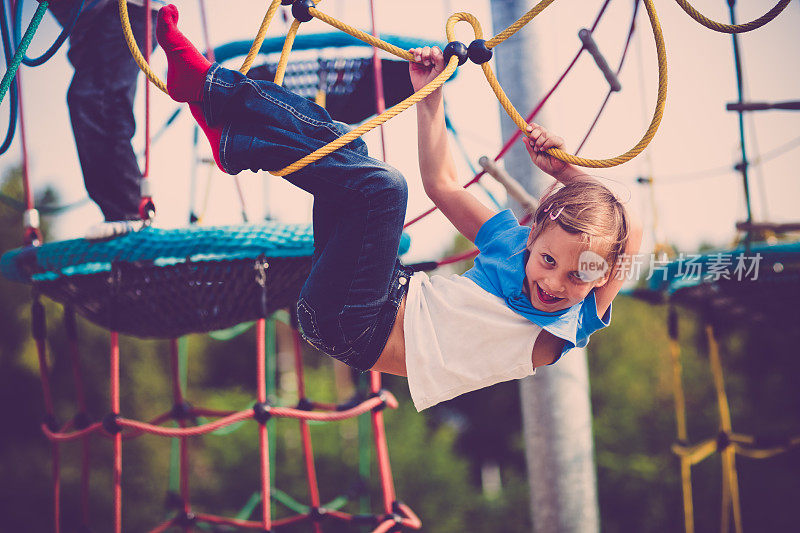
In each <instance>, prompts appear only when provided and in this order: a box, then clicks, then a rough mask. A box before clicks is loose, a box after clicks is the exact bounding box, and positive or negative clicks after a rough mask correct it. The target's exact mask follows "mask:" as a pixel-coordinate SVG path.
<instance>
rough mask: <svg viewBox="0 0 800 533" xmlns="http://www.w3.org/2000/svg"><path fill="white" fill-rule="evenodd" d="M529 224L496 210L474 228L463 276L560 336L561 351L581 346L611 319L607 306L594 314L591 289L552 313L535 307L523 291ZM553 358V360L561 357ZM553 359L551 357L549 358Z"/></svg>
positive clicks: (507, 210)
mask: <svg viewBox="0 0 800 533" xmlns="http://www.w3.org/2000/svg"><path fill="white" fill-rule="evenodd" d="M529 233H530V228H529V227H527V226H521V225H520V224H519V222H518V221H517V218H516V217H515V216H514V213H512V212H511V210H510V209H506V210H505V211H501V212H500V213H497V214H496V215H494V216H493V217H492V218H490V219H489V220H487V221H486V222H485V223H484V224H483V226H481V228H480V230H479V231H478V235H477V237H476V238H475V245H476V246H477V247H478V249H479V250H480V254H478V256H477V257H476V258H475V266H474V267H472V268H471V269H469V270H468V271H467V272H466V273H465V274H464V276H465V277H467V278H468V279H471V280H472V281H474V282H475V283H476V284H477V285H478V286H479V287H480V288H482V289H483V290H485V291H487V292H489V293H491V294H494V295H495V296H497V297H499V298H502V299H503V300H505V302H506V305H507V306H508V307H509V308H511V309H512V310H514V311H515V312H517V313H519V314H520V315H522V316H524V317H525V318H527V319H528V320H530V321H531V322H533V323H534V324H536V325H538V326H540V327H541V328H542V329H544V330H547V331H549V332H550V333H552V334H553V335H555V336H556V337H559V338H561V339H564V340H565V341H566V343H565V344H564V349H563V350H562V351H561V355H564V354H565V353H566V352H567V351H569V350H571V349H572V348H575V347H576V346H577V347H579V348H582V347H584V346H586V344H587V343H588V342H589V336H590V335H591V334H592V333H594V332H595V331H597V330H599V329H602V328H604V327H606V326H608V325H609V323H611V306H609V307H608V310H607V311H606V313H605V315H604V316H603V318H600V317H598V316H597V302H596V300H595V295H594V289H592V291H591V292H590V293H589V294H588V295H587V296H586V298H584V299H583V300H582V301H581V302H579V303H577V304H575V305H573V306H572V307H569V308H567V309H563V310H561V311H555V312H552V313H549V312H546V311H540V310H538V309H536V308H535V307H534V306H533V304H532V303H531V301H530V298H529V297H528V295H527V294H525V293H524V292H523V290H522V289H523V286H524V283H525V264H526V262H527V259H528V256H529V253H528V251H527V248H526V244H527V241H528V234H529ZM561 355H559V357H557V358H556V361H557V360H558V359H559V358H560V357H561ZM553 362H555V361H553Z"/></svg>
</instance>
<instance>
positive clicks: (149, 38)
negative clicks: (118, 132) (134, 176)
mask: <svg viewBox="0 0 800 533" xmlns="http://www.w3.org/2000/svg"><path fill="white" fill-rule="evenodd" d="M150 13H151V12H150V0H145V1H144V42H145V45H144V61H145V63H147V64H148V65H149V64H150V50H151V49H152V46H153V35H152V33H153V32H152V28H151V26H152V22H153V19H152V17H151V15H150ZM148 177H150V84H149V83H145V84H144V173H143V174H142V178H148Z"/></svg>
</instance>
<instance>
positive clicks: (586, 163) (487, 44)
mask: <svg viewBox="0 0 800 533" xmlns="http://www.w3.org/2000/svg"><path fill="white" fill-rule="evenodd" d="M554 1H555V0H541V1H540V2H539V3H538V4H536V5H535V6H534V7H533V8H531V9H530V10H529V11H528V12H527V13H526V14H525V15H523V16H522V17H520V18H519V19H518V20H517V21H515V22H514V23H513V24H512V25H510V26H509V27H508V28H506V29H505V30H503V31H501V32H500V33H498V34H497V35H495V36H494V37H492V38H491V39H489V40H484V39H483V31H482V29H481V26H480V23H479V22H478V20H477V18H475V17H474V16H473V15H471V14H469V13H455V14H453V15H452V16H450V18H448V20H447V24H446V35H447V39H448V42H449V43H450V44H448V47H447V48H446V50H445V53H446V55H445V58H446V59H447V67H446V68H445V70H444V71H443V72H442V73H441V74H440V75H439V76H437V77H436V78H435V79H434V80H432V81H431V82H430V83H429V84H428V85H426V86H425V87H423V88H422V89H420V90H419V91H417V92H416V93H415V94H413V95H411V96H410V97H408V98H407V99H406V100H404V101H402V102H400V103H399V104H397V105H395V106H393V107H392V108H390V109H388V110H386V111H385V112H383V113H381V114H379V115H377V116H376V117H374V118H372V119H371V120H369V121H367V122H365V123H364V124H362V125H361V126H359V127H358V128H356V129H354V130H353V131H350V132H348V133H347V134H345V135H343V136H341V137H340V138H338V139H336V140H334V141H332V142H331V143H329V144H327V145H326V146H323V147H321V148H319V149H318V150H316V151H314V152H312V153H311V154H308V155H307V156H305V157H303V158H301V159H300V160H298V161H296V162H294V163H292V164H290V165H288V166H287V167H285V168H282V169H280V170H277V171H274V172H272V174H274V175H276V176H285V175H287V174H291V173H292V172H295V171H297V170H300V169H301V168H303V167H305V166H306V165H308V164H310V163H313V162H314V161H317V160H319V159H320V158H322V157H324V156H326V155H328V154H330V153H331V152H333V151H335V150H337V149H338V148H341V147H342V146H345V145H346V144H348V143H349V142H351V141H352V140H354V139H356V138H358V137H360V136H361V135H363V134H365V133H367V132H368V131H370V130H372V129H374V128H375V127H377V126H379V125H381V124H383V123H384V122H386V121H387V120H389V119H391V118H393V117H395V116H397V115H398V114H400V113H402V112H403V111H405V110H406V109H408V108H409V107H411V106H412V105H414V104H416V103H417V102H419V101H420V100H422V99H424V98H425V97H427V96H428V95H429V94H430V93H431V92H433V91H435V90H436V89H438V88H439V87H440V86H441V85H442V84H443V83H444V82H445V81H446V80H447V79H448V78H449V77H450V76H452V74H453V73H454V72H455V69H456V68H457V67H458V66H459V65H461V64H463V63H464V62H466V60H467V57H469V56H470V55H474V56H475V57H477V56H482V57H480V59H477V60H476V58H475V57H471V59H473V61H475V62H478V63H480V65H481V69H482V70H483V72H484V75H485V76H486V79H487V81H488V83H489V85H490V86H491V88H492V90H493V91H494V93H495V95H496V96H497V99H498V100H499V102H500V104H501V105H502V106H503V108H504V109H505V111H506V113H508V115H509V117H511V120H513V121H514V124H515V125H516V126H517V127H518V128H519V129H520V130H522V131H524V130H525V129H526V128H527V122H526V121H525V119H524V118H523V117H522V115H520V114H519V112H518V111H517V110H516V108H515V107H514V106H513V104H512V103H511V101H510V100H509V99H508V97H507V96H506V94H505V92H504V91H503V89H502V87H501V86H500V84H499V82H498V81H497V77H496V76H495V75H494V72H493V71H492V69H491V67H490V66H489V64H488V60H489V59H490V58H491V51H492V48H494V47H495V46H497V45H499V44H501V43H502V42H504V41H505V40H507V39H508V38H509V37H511V36H512V35H514V34H515V33H516V32H518V31H519V30H520V29H522V28H523V27H524V26H525V25H526V24H528V23H529V22H530V21H531V20H533V18H534V17H536V16H537V15H538V14H539V13H541V12H542V11H543V10H544V9H545V8H547V7H548V6H549V5H550V4H552V3H553V2H554ZM282 3H285V4H288V3H291V2H286V1H283V2H282V1H281V0H273V1H272V3H271V4H270V6H269V8H268V10H267V14H266V15H265V17H264V20H263V22H262V24H261V27H260V28H259V32H258V35H257V36H256V38H255V40H254V41H253V46H252V47H251V49H250V53H249V54H248V56H247V58H246V59H245V62H244V64H243V65H242V68H241V69H240V71H241V72H243V73H246V72H247V70H248V69H249V68H250V65H251V64H252V58H254V57H255V54H256V53H257V51H258V50H259V48H260V46H261V43H262V42H263V39H264V37H265V35H266V31H267V28H268V26H269V24H270V22H271V20H272V18H273V17H274V15H275V13H276V12H277V9H278V6H279V5H281V4H282ZM679 3H681V5H682V6H683V5H684V4H685V5H686V6H688V7H691V6H689V4H688V3H687V2H685V1H684V0H679ZM788 3H789V0H781V1H780V2H779V3H778V5H776V6H775V7H774V8H773V9H772V10H770V11H769V12H768V13H766V14H765V15H764V16H762V17H760V18H759V19H757V20H756V21H753V22H751V23H747V24H743V25H736V26H733V27H731V28H728V27H727V26H725V25H719V24H718V23H714V24H710V23H709V24H707V27H711V29H714V30H717V31H727V30H726V29H720V28H728V29H732V31H734V32H745V31H750V30H753V29H756V28H758V27H761V26H763V25H764V24H766V23H767V22H769V21H770V20H772V19H774V18H775V17H777V16H778V14H780V12H781V11H783V9H784V8H785V7H786V6H787V5H788ZM644 4H645V8H646V10H647V14H648V17H649V20H650V25H651V28H652V30H653V38H654V40H655V44H656V53H657V55H658V65H659V68H658V96H657V102H656V107H655V110H654V112H653V118H652V120H651V122H650V125H649V126H648V128H647V130H646V132H645V133H644V135H643V136H642V138H641V140H640V141H639V142H638V143H637V144H636V145H635V146H634V147H633V148H631V149H630V150H628V151H627V152H625V153H624V154H621V155H619V156H617V157H612V158H608V159H585V158H581V157H577V156H575V155H572V154H568V153H566V152H564V151H562V150H559V149H556V148H551V149H550V150H548V153H550V154H551V155H553V156H554V157H557V158H558V159H560V160H562V161H565V162H568V163H572V164H574V165H578V166H583V167H589V168H608V167H613V166H617V165H620V164H622V163H625V162H627V161H630V160H631V159H633V158H634V157H636V156H637V155H638V154H640V153H641V152H642V151H643V150H644V149H645V148H646V147H647V145H648V144H649V143H650V141H651V140H652V139H653V137H654V136H655V134H656V131H657V130H658V126H659V124H660V123H661V118H662V116H663V113H664V107H665V104H666V97H667V56H666V47H665V45H664V37H663V33H662V31H661V26H660V23H659V20H658V15H657V14H656V10H655V7H654V6H653V2H652V0H644ZM684 9H687V8H686V7H684ZM119 11H120V20H121V21H122V26H123V30H124V32H125V38H126V41H127V43H128V47H129V48H130V50H131V53H132V54H133V57H134V58H135V60H136V63H137V64H138V65H139V68H141V70H142V71H143V72H144V73H145V75H146V76H147V77H148V79H150V81H152V82H153V83H154V84H155V85H156V86H157V87H158V88H159V89H161V90H162V91H164V92H166V85H165V84H164V82H163V81H162V80H161V79H159V78H158V77H157V76H156V75H155V74H154V73H153V71H152V69H151V68H150V66H149V65H148V64H147V62H146V61H145V60H144V58H143V57H142V54H141V52H140V51H139V49H138V46H137V45H136V41H135V40H134V38H133V32H132V31H131V27H130V21H129V19H128V10H127V5H126V0H119ZM292 12H293V14H294V15H295V21H294V22H293V23H292V26H291V28H290V30H289V33H288V35H287V38H286V45H285V46H284V49H283V52H282V54H281V64H285V62H286V61H288V53H289V51H290V49H291V41H292V40H293V38H294V35H295V34H296V32H297V30H298V28H299V26H300V24H301V22H305V21H308V20H311V19H312V18H316V19H318V20H320V21H322V22H325V23H327V24H329V25H331V26H333V27H335V28H337V29H339V30H341V31H344V32H346V33H348V34H350V35H352V36H354V37H356V38H358V39H361V40H363V41H364V42H366V43H368V44H371V45H372V46H375V47H377V48H380V49H382V50H385V51H386V52H389V53H392V54H394V55H396V56H398V57H400V58H402V59H406V60H408V61H411V60H412V59H413V58H412V56H411V54H410V53H409V52H408V51H406V50H402V49H400V48H398V47H396V46H393V45H391V44H389V43H386V42H384V41H382V40H380V39H378V38H376V37H374V36H372V35H370V34H368V33H365V32H363V31H360V30H358V29H356V28H353V27H351V26H349V25H347V24H345V23H344V22H342V21H339V20H337V19H335V18H334V17H331V16H329V15H327V14H326V13H324V12H322V11H320V10H319V9H317V8H316V4H315V3H314V2H313V1H312V0H300V1H295V2H294V3H293V6H292ZM687 12H688V13H689V14H690V15H692V17H693V18H695V20H698V21H701V23H704V22H705V21H707V20H708V19H706V18H705V17H702V15H700V14H699V13H698V12H696V11H694V10H692V11H689V10H688V9H687ZM700 17H702V18H700ZM462 21H463V22H468V23H469V24H470V25H471V26H472V28H473V31H474V34H475V40H474V41H473V42H472V43H471V44H470V48H472V49H474V50H480V52H477V53H474V54H469V52H468V51H469V48H468V47H466V46H465V45H464V44H463V43H460V42H458V41H456V40H455V35H454V28H455V24H456V23H458V22H462ZM709 22H713V21H709ZM704 25H705V24H704ZM448 49H450V51H449V53H448ZM280 73H281V70H280V69H279V74H278V75H276V78H275V83H277V84H280V83H281V74H280Z"/></svg>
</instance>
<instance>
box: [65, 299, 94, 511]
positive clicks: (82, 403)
mask: <svg viewBox="0 0 800 533" xmlns="http://www.w3.org/2000/svg"><path fill="white" fill-rule="evenodd" d="M64 329H65V330H66V332H67V342H68V344H69V354H70V363H71V365H72V381H73V383H74V384H75V391H76V399H77V403H78V413H80V415H81V416H84V417H85V416H86V412H87V409H86V389H85V386H84V381H83V373H82V372H81V363H80V349H79V348H78V336H77V330H76V326H75V311H74V310H73V309H72V307H69V306H68V307H65V308H64ZM90 435H91V433H87V434H86V435H84V437H83V439H82V442H81V517H82V518H83V525H85V526H88V524H89V482H90V478H91V469H90V468H89V461H90V459H91V457H90V451H91V450H90V446H91V438H90Z"/></svg>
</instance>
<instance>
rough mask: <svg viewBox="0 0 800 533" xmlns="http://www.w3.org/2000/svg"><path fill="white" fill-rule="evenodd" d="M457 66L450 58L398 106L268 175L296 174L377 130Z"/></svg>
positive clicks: (417, 100)
mask: <svg viewBox="0 0 800 533" xmlns="http://www.w3.org/2000/svg"><path fill="white" fill-rule="evenodd" d="M457 66H458V58H457V57H455V56H453V57H451V58H450V62H449V63H448V64H447V67H445V69H444V70H443V71H442V72H441V74H439V75H438V76H436V78H434V79H433V80H431V82H430V83H428V85H426V86H425V87H423V88H422V89H420V90H419V91H417V92H415V93H414V94H412V95H411V96H409V97H408V98H406V99H405V100H403V101H402V102H400V103H399V104H396V105H395V106H394V107H391V108H389V109H387V110H386V111H384V112H383V113H381V114H380V115H378V116H377V117H373V118H372V119H370V120H369V121H367V122H365V123H364V124H362V125H360V126H359V127H357V128H356V129H354V130H352V131H350V132H348V133H346V134H344V135H342V136H341V137H339V138H338V139H336V140H335V141H332V142H330V143H328V144H326V145H325V146H323V147H322V148H319V149H318V150H316V151H314V152H312V153H310V154H308V155H307V156H305V157H304V158H302V159H300V160H299V161H295V162H294V163H292V164H291V165H289V166H287V167H284V168H282V169H280V170H276V171H271V172H270V174H272V175H274V176H286V175H287V174H291V173H292V172H296V171H298V170H300V169H301V168H303V167H305V166H306V165H310V164H311V163H313V162H315V161H318V160H319V159H321V158H323V157H324V156H326V155H328V154H330V153H332V152H334V151H335V150H338V149H339V148H341V147H342V146H345V145H346V144H347V143H349V142H351V141H353V140H355V139H357V138H359V137H361V136H362V135H364V134H365V133H367V132H368V131H370V130H372V129H374V128H377V127H378V126H380V125H381V124H383V123H384V122H386V121H387V120H389V119H390V118H392V117H395V116H397V115H399V114H400V113H402V112H403V111H405V110H406V109H408V108H409V107H411V106H412V105H414V104H416V103H417V102H419V101H420V100H422V99H423V98H425V97H427V96H428V95H429V94H430V93H432V92H433V91H435V90H436V89H438V88H439V87H441V86H442V84H444V82H445V81H447V80H448V79H449V78H450V76H452V75H453V73H454V72H455V71H456V67H457Z"/></svg>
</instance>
